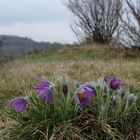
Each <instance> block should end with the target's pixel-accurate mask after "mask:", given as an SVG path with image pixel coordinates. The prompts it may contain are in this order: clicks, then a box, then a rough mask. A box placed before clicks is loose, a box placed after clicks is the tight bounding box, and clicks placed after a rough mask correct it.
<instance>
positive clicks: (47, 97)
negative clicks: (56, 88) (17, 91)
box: [38, 87, 53, 104]
mask: <svg viewBox="0 0 140 140" xmlns="http://www.w3.org/2000/svg"><path fill="white" fill-rule="evenodd" d="M38 96H39V97H40V98H41V99H42V100H43V101H44V102H45V103H48V104H50V103H51V102H52V100H53V92H52V89H51V88H49V87H45V88H44V89H42V90H40V92H39V93H38Z"/></svg>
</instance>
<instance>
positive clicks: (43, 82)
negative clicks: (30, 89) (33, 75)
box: [34, 78, 51, 93]
mask: <svg viewBox="0 0 140 140" xmlns="http://www.w3.org/2000/svg"><path fill="white" fill-rule="evenodd" d="M39 81H40V82H39V83H38V84H37V85H35V86H34V88H35V89H36V90H37V92H38V93H39V92H40V91H41V90H43V89H44V88H48V87H50V85H51V83H50V82H49V81H48V80H45V79H42V78H39Z"/></svg>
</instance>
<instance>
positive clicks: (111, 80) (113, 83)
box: [105, 77, 123, 90]
mask: <svg viewBox="0 0 140 140" xmlns="http://www.w3.org/2000/svg"><path fill="white" fill-rule="evenodd" d="M105 81H106V82H107V83H108V84H109V87H110V88H111V89H113V90H116V89H118V88H120V87H121V85H122V84H123V82H122V81H121V80H120V79H117V78H116V77H106V78H105Z"/></svg>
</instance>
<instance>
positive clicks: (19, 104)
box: [8, 97, 27, 112]
mask: <svg viewBox="0 0 140 140" xmlns="http://www.w3.org/2000/svg"><path fill="white" fill-rule="evenodd" d="M8 103H9V106H10V107H13V108H14V109H15V110H16V111H17V112H22V111H23V110H24V109H25V108H26V104H27V102H26V100H25V99H24V98H21V97H19V98H15V99H12V100H10V101H8Z"/></svg>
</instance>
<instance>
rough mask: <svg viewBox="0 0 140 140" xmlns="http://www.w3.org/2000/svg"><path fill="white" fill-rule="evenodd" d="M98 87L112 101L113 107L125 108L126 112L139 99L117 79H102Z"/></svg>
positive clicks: (109, 77)
mask: <svg viewBox="0 0 140 140" xmlns="http://www.w3.org/2000/svg"><path fill="white" fill-rule="evenodd" d="M98 85H99V86H100V88H101V89H102V90H103V95H104V96H106V97H107V96H108V98H111V99H112V106H113V107H118V108H122V107H124V106H125V110H126V109H127V108H128V107H130V106H131V105H132V104H133V103H135V101H136V100H137V97H136V96H135V95H134V94H132V93H130V91H129V90H128V89H127V88H126V87H125V84H124V82H123V81H122V80H120V79H117V78H116V77H111V76H108V77H105V78H103V79H100V80H98ZM120 110H122V109H120Z"/></svg>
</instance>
